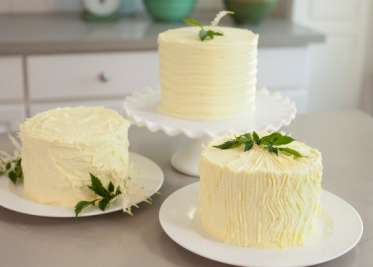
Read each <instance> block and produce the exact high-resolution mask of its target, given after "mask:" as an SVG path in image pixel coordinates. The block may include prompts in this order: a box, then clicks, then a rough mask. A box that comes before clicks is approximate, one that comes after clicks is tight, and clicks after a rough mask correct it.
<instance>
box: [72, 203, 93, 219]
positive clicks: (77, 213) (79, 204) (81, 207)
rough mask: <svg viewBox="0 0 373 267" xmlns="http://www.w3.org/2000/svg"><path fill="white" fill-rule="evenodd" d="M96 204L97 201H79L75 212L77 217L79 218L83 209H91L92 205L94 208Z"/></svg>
mask: <svg viewBox="0 0 373 267" xmlns="http://www.w3.org/2000/svg"><path fill="white" fill-rule="evenodd" d="M95 202H96V200H93V201H85V200H83V201H79V202H78V203H77V204H76V205H75V209H74V211H75V216H78V215H79V213H81V212H82V210H83V209H85V208H87V207H89V206H91V205H92V206H94V204H95Z"/></svg>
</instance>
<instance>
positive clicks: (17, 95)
mask: <svg viewBox="0 0 373 267" xmlns="http://www.w3.org/2000/svg"><path fill="white" fill-rule="evenodd" d="M22 98H23V73H22V59H21V58H20V57H0V100H9V99H11V100H14V99H22Z"/></svg>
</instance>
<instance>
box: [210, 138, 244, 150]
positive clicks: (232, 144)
mask: <svg viewBox="0 0 373 267" xmlns="http://www.w3.org/2000/svg"><path fill="white" fill-rule="evenodd" d="M240 145H241V143H240V142H239V141H238V140H229V141H226V142H224V143H223V144H221V145H218V146H214V147H216V148H220V149H229V148H234V147H238V146H240Z"/></svg>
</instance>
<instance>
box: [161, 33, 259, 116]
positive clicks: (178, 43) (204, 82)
mask: <svg viewBox="0 0 373 267" xmlns="http://www.w3.org/2000/svg"><path fill="white" fill-rule="evenodd" d="M209 29H213V30H214V31H218V32H221V33H222V34H223V36H217V37H215V38H213V39H212V40H207V41H201V40H200V39H199V37H198V33H199V30H200V28H198V27H184V28H178V29H173V30H168V31H165V32H163V33H161V34H159V37H158V44H159V59H160V79H161V102H160V106H159V111H160V112H161V113H164V114H167V115H171V116H175V117H180V118H186V119H200V120H204V119H205V120H209V119H225V118H230V117H234V116H236V115H238V114H240V113H245V112H246V113H252V112H253V111H254V109H255V92H256V74H257V46H258V35H257V34H254V33H253V32H251V31H249V30H245V29H238V28H229V27H218V26H216V27H209Z"/></svg>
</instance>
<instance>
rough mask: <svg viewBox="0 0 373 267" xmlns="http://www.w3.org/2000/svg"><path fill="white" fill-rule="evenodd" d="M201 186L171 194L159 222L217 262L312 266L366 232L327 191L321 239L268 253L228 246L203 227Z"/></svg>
mask: <svg viewBox="0 0 373 267" xmlns="http://www.w3.org/2000/svg"><path fill="white" fill-rule="evenodd" d="M198 187H199V183H194V184H191V185H188V186H186V187H184V188H182V189H179V190H178V191H176V192H174V193H173V194H171V195H170V196H169V197H168V198H167V199H166V200H165V201H164V202H163V204H162V206H161V209H160V211H159V220H160V223H161V226H162V228H163V230H164V231H165V232H166V233H167V235H168V236H169V237H170V238H171V239H173V240H174V241H175V242H176V243H178V244H179V245H181V246H182V247H184V248H185V249H187V250H190V251H191V252H194V253H196V254H198V255H200V256H203V257H206V258H209V259H212V260H215V261H219V262H223V263H228V264H233V265H238V266H267V267H269V266H276V267H279V266H282V267H285V266H286V267H290V266H291V267H294V266H309V265H314V264H319V263H322V262H326V261H329V260H332V259H335V258H337V257H339V256H341V255H343V254H344V253H346V252H347V251H349V250H350V249H352V248H353V247H354V246H355V245H356V244H357V242H358V241H359V240H360V238H361V235H362V232H363V223H362V221H361V218H360V215H359V214H358V213H357V211H356V210H355V209H354V208H353V207H352V206H351V205H350V204H348V203H347V202H346V201H344V200H342V199H340V198H339V197H337V196H335V195H333V194H332V193H329V192H327V191H323V192H322V194H321V207H322V209H323V210H324V211H325V214H328V219H327V220H325V219H321V218H320V220H319V221H318V222H317V228H318V229H317V233H315V234H316V235H317V236H313V237H312V239H311V240H307V242H306V244H305V245H304V246H303V247H298V248H290V249H267V250H264V249H253V248H243V247H238V246H233V245H229V244H225V243H222V242H219V241H216V240H214V239H213V238H211V237H209V236H208V235H207V234H206V233H205V232H204V231H203V230H202V228H201V226H200V223H199V220H198V216H197V214H196V208H197V199H198ZM330 220H331V221H330ZM331 222H332V227H331Z"/></svg>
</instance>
